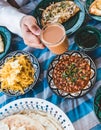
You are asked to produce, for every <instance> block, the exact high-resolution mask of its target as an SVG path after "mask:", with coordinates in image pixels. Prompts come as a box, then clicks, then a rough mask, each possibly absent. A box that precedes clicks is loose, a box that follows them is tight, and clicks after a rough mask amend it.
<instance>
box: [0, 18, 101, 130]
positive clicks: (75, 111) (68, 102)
mask: <svg viewBox="0 0 101 130" xmlns="http://www.w3.org/2000/svg"><path fill="white" fill-rule="evenodd" d="M87 25H92V26H95V27H97V28H98V29H101V25H100V22H98V21H95V20H90V21H88V23H87ZM74 36H75V34H74V35H73V36H71V37H70V38H69V41H70V42H69V50H79V48H78V46H77V45H76V43H75V42H74ZM18 39H19V37H17V36H16V39H15V40H14V42H12V46H11V48H10V51H9V52H12V51H15V50H26V51H29V52H31V53H32V54H33V55H35V56H36V57H37V59H38V61H39V63H40V67H41V73H40V77H39V80H38V82H37V84H36V87H35V88H34V89H33V90H31V91H30V92H28V93H27V94H25V95H22V96H18V97H8V96H6V95H4V94H3V93H2V92H0V108H2V107H3V106H4V105H6V104H8V103H9V102H11V101H14V100H16V99H20V98H26V97H38V98H42V99H45V100H47V101H49V102H52V103H53V104H56V105H57V106H58V107H59V108H60V109H62V110H63V111H64V112H65V113H66V115H67V116H68V117H69V118H70V120H71V122H72V123H73V125H74V127H75V129H76V130H85V129H86V130H89V129H91V130H101V127H97V126H96V125H98V124H99V121H98V120H97V118H96V115H95V113H94V110H93V102H94V96H95V93H96V90H97V88H98V87H99V86H100V85H101V47H99V48H97V49H96V50H94V51H92V52H89V53H87V54H88V55H89V56H90V57H91V58H92V59H93V60H94V62H95V64H96V66H97V79H96V83H95V85H94V87H93V89H92V90H91V91H90V92H89V93H88V94H86V95H85V96H83V97H81V98H77V99H64V98H61V97H59V96H57V95H56V94H55V93H53V92H52V90H51V89H50V88H49V84H48V82H47V75H46V74H47V69H48V67H49V64H50V63H51V61H52V60H53V59H54V57H55V55H54V54H52V53H51V52H50V51H49V50H48V49H47V48H45V49H44V50H40V49H32V48H28V47H27V46H26V45H25V44H24V42H23V39H19V40H18ZM84 121H85V122H84ZM93 127H94V128H93Z"/></svg>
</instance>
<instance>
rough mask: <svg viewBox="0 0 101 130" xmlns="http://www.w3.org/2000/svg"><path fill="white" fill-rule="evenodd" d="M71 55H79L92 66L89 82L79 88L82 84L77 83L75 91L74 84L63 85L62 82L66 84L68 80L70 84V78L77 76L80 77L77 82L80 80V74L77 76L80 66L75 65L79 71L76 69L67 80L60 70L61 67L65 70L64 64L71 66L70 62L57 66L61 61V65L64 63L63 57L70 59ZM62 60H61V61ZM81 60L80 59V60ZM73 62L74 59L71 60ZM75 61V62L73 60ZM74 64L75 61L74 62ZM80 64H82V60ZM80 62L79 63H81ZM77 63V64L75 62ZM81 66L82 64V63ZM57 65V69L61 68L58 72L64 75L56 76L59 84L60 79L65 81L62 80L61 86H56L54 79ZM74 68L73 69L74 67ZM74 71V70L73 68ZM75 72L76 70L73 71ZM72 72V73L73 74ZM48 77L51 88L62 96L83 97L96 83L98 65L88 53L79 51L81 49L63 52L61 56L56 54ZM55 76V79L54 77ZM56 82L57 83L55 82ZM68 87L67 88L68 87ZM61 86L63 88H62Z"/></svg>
mask: <svg viewBox="0 0 101 130" xmlns="http://www.w3.org/2000/svg"><path fill="white" fill-rule="evenodd" d="M71 56H78V57H80V58H82V60H84V61H87V64H89V66H90V72H91V73H90V76H89V80H88V82H87V84H86V85H85V86H84V87H82V88H80V89H79V87H80V86H81V85H80V84H79V86H78V85H75V86H77V87H76V89H75V91H74V88H75V87H74V85H73V84H72V87H69V86H70V85H69V86H68V85H65V86H63V85H62V84H64V83H65V81H66V84H68V79H70V78H71V79H72V77H74V78H76V77H78V78H77V80H76V82H78V80H79V79H80V78H79V77H80V76H75V75H76V73H78V72H79V70H80V69H79V68H77V67H76V66H75V67H74V68H77V69H76V70H77V72H76V70H75V75H73V76H72V77H67V78H66V80H65V79H64V77H63V76H64V75H63V74H64V71H60V69H61V70H63V69H62V68H63V66H64V67H66V66H67V67H68V66H69V64H66V63H64V65H62V66H61V67H62V68H59V67H57V65H58V64H59V63H60V62H61V63H60V65H61V64H62V60H63V57H69V58H68V59H70V57H71ZM59 61H60V62H59ZM65 61H66V62H67V59H66V60H65ZM79 61H80V60H79ZM71 62H72V61H71ZM72 63H73V62H72ZM73 64H74V63H73ZM80 64H81V62H80ZM80 64H79V65H80ZM75 65H76V64H75ZM80 66H81V65H80ZM55 67H57V69H58V70H59V73H58V72H57V74H59V75H60V73H61V72H62V73H61V74H62V75H60V76H57V77H56V79H57V80H58V82H57V83H58V84H59V85H60V81H64V82H62V83H61V85H60V87H59V86H58V87H57V86H56V85H55V84H56V81H55V80H54V79H55V78H54V74H55V76H56V75H57V74H56V73H55V70H56V69H55ZM68 70H70V69H68ZM72 70H73V69H72ZM73 71H74V70H73ZM65 72H66V73H67V71H66V69H65ZM87 72H89V71H87ZM70 73H72V72H70ZM73 73H74V72H73ZM73 73H72V74H73ZM61 76H62V78H63V79H62V80H59V77H61ZM47 78H48V83H49V86H50V88H51V89H52V90H53V92H55V93H56V94H57V95H59V96H61V97H64V98H78V97H81V96H83V95H84V94H86V93H87V92H89V91H90V90H91V89H92V87H93V85H94V83H95V80H96V66H95V64H94V62H93V60H92V59H91V58H90V57H89V56H88V55H86V54H84V53H82V52H79V51H68V52H66V53H64V54H62V55H59V56H56V58H55V59H54V60H53V61H52V62H51V64H50V66H49V69H48V76H47ZM53 78H54V79H53ZM69 81H70V80H69ZM54 82H55V83H54ZM72 83H75V82H74V81H73V82H72ZM79 83H81V81H80V82H79ZM66 87H67V88H66ZM60 88H61V89H60ZM63 88H64V89H65V88H66V91H65V90H63ZM67 89H68V91H67ZM70 89H73V91H71V90H70Z"/></svg>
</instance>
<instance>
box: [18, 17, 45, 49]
mask: <svg viewBox="0 0 101 130" xmlns="http://www.w3.org/2000/svg"><path fill="white" fill-rule="evenodd" d="M20 25H21V31H22V37H23V40H24V42H25V44H26V45H28V46H30V47H34V48H40V49H43V48H44V45H43V44H42V43H41V42H40V38H39V37H40V31H41V29H40V28H39V26H38V25H37V22H36V19H35V18H34V17H33V16H28V15H26V16H24V17H23V18H22V19H21V23H20Z"/></svg>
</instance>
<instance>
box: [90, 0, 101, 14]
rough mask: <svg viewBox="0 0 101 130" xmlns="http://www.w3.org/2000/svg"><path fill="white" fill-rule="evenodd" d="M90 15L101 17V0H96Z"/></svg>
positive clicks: (91, 6) (91, 7)
mask: <svg viewBox="0 0 101 130" xmlns="http://www.w3.org/2000/svg"><path fill="white" fill-rule="evenodd" d="M89 13H90V14H93V15H97V16H101V0H95V1H94V2H92V4H91V5H90V7H89Z"/></svg>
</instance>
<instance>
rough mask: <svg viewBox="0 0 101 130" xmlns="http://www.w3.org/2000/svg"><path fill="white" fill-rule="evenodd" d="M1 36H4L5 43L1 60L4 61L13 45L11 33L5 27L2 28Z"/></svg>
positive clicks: (0, 29)
mask: <svg viewBox="0 0 101 130" xmlns="http://www.w3.org/2000/svg"><path fill="white" fill-rule="evenodd" d="M0 35H1V36H2V39H3V43H4V52H2V53H0V59H2V58H3V57H4V56H5V55H6V53H7V52H8V50H9V47H10V44H11V33H10V32H9V31H8V29H6V28H5V27H2V26H0Z"/></svg>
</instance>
